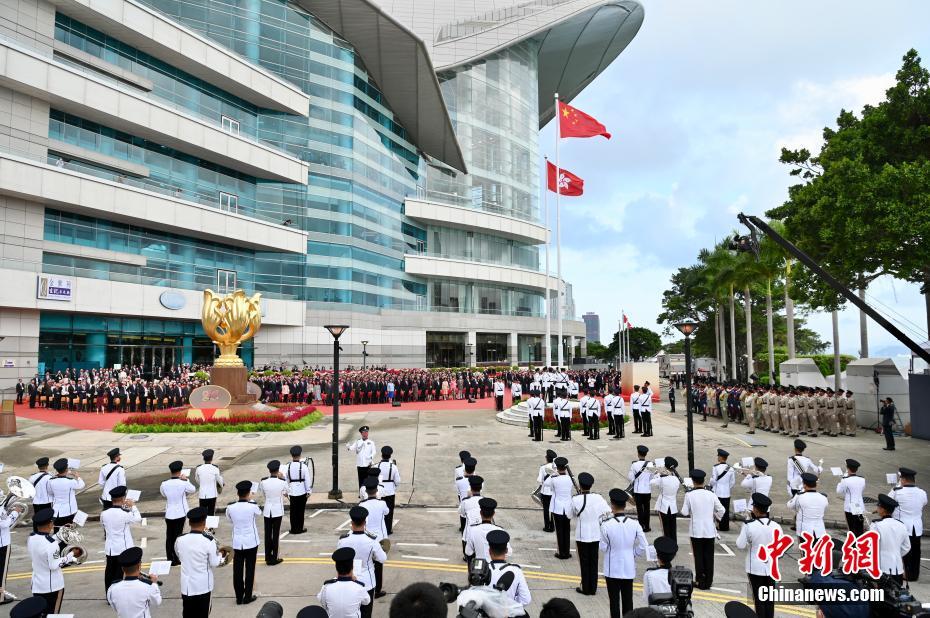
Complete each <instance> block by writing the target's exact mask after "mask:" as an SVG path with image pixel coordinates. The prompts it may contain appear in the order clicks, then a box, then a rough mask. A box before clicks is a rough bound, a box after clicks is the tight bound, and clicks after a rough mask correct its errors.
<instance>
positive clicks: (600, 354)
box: [587, 341, 616, 360]
mask: <svg viewBox="0 0 930 618" xmlns="http://www.w3.org/2000/svg"><path fill="white" fill-rule="evenodd" d="M587 347H588V356H590V357H592V358H596V359H598V360H612V359H613V358H614V356H616V354H615V355H613V356H611V355H610V350H609V348H608V347H607V346H606V345H604V344H603V343H599V342H597V341H589V342H588V346H587Z"/></svg>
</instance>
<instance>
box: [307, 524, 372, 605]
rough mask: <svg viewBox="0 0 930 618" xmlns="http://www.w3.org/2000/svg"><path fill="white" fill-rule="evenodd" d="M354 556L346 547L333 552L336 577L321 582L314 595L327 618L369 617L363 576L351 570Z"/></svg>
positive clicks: (349, 548) (350, 548)
mask: <svg viewBox="0 0 930 618" xmlns="http://www.w3.org/2000/svg"><path fill="white" fill-rule="evenodd" d="M354 508H359V507H354ZM363 519H364V518H363ZM379 549H380V548H379ZM372 551H373V550H372ZM355 555H356V554H355V550H354V549H352V547H349V546H347V545H346V546H342V547H339V549H337V550H336V551H334V552H333V556H332V557H333V562H335V563H336V575H337V577H336V578H335V579H328V580H326V581H325V582H323V587H322V588H320V593H319V594H318V595H316V598H317V599H318V600H319V601H320V605H322V606H323V609H324V610H326V615H327V616H329V618H360V617H361V616H371V604H372V599H371V595H369V594H368V592H367V591H366V589H365V584H364V583H363V581H362V577H363V574H362V573H355V572H354V569H353V567H354V564H355ZM359 562H363V561H361V560H360V561H359Z"/></svg>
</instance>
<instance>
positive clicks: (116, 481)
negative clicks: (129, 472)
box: [97, 448, 126, 510]
mask: <svg viewBox="0 0 930 618" xmlns="http://www.w3.org/2000/svg"><path fill="white" fill-rule="evenodd" d="M107 457H109V458H110V463H108V464H105V465H104V466H103V467H101V468H100V476H99V477H98V479H97V484H98V485H100V503H101V504H102V505H103V510H106V509H108V508H110V503H111V501H110V490H111V489H113V488H114V487H125V486H126V470H125V469H124V468H123V466H121V465H120V460H121V459H122V455H120V452H119V449H118V448H114V449H110V450H109V451H108V452H107Z"/></svg>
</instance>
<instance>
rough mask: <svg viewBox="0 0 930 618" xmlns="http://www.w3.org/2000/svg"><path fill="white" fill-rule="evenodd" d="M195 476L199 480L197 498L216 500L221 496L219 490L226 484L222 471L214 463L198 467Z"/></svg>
mask: <svg viewBox="0 0 930 618" xmlns="http://www.w3.org/2000/svg"><path fill="white" fill-rule="evenodd" d="M194 476H195V477H196V479H197V486H198V488H197V497H198V498H201V499H203V500H209V499H210V498H216V497H217V496H218V495H219V491H218V490H219V489H220V488H222V487H223V485H225V484H226V483H225V481H223V475H222V474H220V469H219V468H217V467H216V466H214V465H213V464H212V463H204V464H200V465H199V466H197V469H196V470H195V471H194Z"/></svg>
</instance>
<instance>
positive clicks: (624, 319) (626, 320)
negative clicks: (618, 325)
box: [623, 313, 633, 328]
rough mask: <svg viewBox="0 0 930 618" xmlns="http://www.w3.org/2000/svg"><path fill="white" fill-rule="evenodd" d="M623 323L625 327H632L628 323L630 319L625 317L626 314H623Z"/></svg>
mask: <svg viewBox="0 0 930 618" xmlns="http://www.w3.org/2000/svg"><path fill="white" fill-rule="evenodd" d="M623 325H624V326H626V327H627V328H633V325H632V324H630V321H629V320H628V319H627V317H626V314H625V313H624V314H623Z"/></svg>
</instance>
